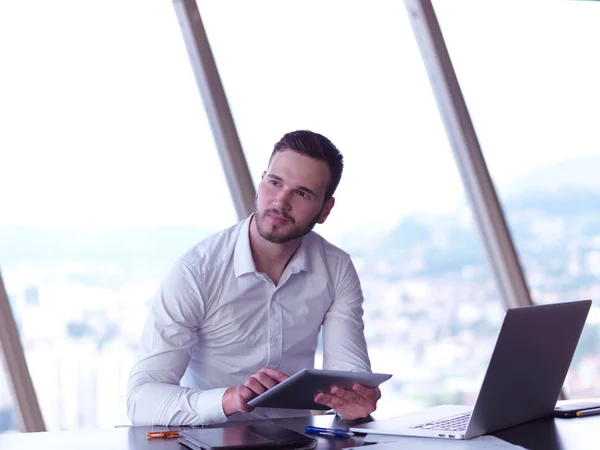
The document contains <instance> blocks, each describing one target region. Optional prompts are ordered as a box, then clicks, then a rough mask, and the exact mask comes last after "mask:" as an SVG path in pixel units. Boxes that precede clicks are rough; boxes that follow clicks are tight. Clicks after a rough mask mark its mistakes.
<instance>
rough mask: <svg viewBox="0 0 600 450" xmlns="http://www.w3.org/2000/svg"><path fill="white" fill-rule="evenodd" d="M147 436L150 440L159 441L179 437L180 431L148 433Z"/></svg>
mask: <svg viewBox="0 0 600 450" xmlns="http://www.w3.org/2000/svg"><path fill="white" fill-rule="evenodd" d="M146 436H148V439H158V438H163V439H166V438H172V437H177V436H179V431H177V430H170V431H148V432H147V433H146Z"/></svg>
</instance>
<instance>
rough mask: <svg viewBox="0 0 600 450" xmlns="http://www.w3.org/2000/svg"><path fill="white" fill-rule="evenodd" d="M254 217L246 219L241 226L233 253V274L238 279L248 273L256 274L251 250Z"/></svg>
mask: <svg viewBox="0 0 600 450" xmlns="http://www.w3.org/2000/svg"><path fill="white" fill-rule="evenodd" d="M251 220H252V216H250V217H248V218H246V219H245V220H244V221H243V222H242V224H241V226H240V234H238V237H237V241H236V242H235V249H234V251H233V272H234V275H235V276H236V277H240V276H242V275H244V274H246V273H254V272H256V266H255V265H254V259H252V251H251V250H250V234H249V233H250V221H251Z"/></svg>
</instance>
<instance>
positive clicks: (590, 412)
mask: <svg viewBox="0 0 600 450" xmlns="http://www.w3.org/2000/svg"><path fill="white" fill-rule="evenodd" d="M598 414H600V402H577V403H571V404H569V405H561V406H557V407H556V408H554V417H564V418H568V419H571V418H574V417H586V416H595V415H598Z"/></svg>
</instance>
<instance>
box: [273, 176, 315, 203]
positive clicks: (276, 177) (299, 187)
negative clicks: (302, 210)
mask: <svg viewBox="0 0 600 450" xmlns="http://www.w3.org/2000/svg"><path fill="white" fill-rule="evenodd" d="M267 177H269V178H273V179H274V180H277V181H281V182H283V178H281V177H279V176H277V175H273V174H272V173H270V174H268V175H267ZM298 190H300V191H305V192H308V193H309V194H310V195H314V196H315V197H316V198H319V196H318V195H317V193H316V192H315V191H313V190H312V189H309V188H307V187H306V186H298Z"/></svg>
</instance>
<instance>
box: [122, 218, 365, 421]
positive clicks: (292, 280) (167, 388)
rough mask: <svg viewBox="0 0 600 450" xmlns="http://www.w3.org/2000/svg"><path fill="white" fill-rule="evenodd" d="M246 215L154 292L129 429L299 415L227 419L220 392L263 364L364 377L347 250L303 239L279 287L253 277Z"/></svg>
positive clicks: (133, 377)
mask: <svg viewBox="0 0 600 450" xmlns="http://www.w3.org/2000/svg"><path fill="white" fill-rule="evenodd" d="M250 220H251V217H250V218H247V219H245V220H244V221H242V222H240V223H239V224H237V225H235V226H233V227H231V228H229V229H227V230H224V231H222V232H220V233H218V234H215V235H213V236H210V237H209V238H207V239H205V240H204V241H202V242H201V243H200V244H198V245H196V246H195V247H194V248H192V249H191V250H190V251H188V252H187V253H186V254H185V255H184V256H183V257H182V258H180V260H179V261H178V262H177V263H176V264H175V266H174V267H173V268H172V269H171V271H170V273H169V274H168V275H167V277H166V279H165V280H164V281H163V283H162V284H161V286H160V288H159V290H158V292H157V293H156V295H155V297H154V299H153V304H152V309H151V311H150V314H149V317H148V320H147V321H146V325H145V328H144V332H143V335H142V339H141V342H140V344H139V347H138V352H137V361H136V364H135V365H134V367H133V369H132V371H131V374H130V377H129V382H128V385H127V413H128V416H129V418H130V420H131V421H132V423H133V424H134V425H208V424H212V423H220V422H225V421H226V420H228V419H229V420H238V419H240V420H241V419H255V418H276V417H286V416H292V415H294V416H298V415H303V414H307V413H308V412H307V411H301V410H285V409H272V408H256V409H255V410H254V411H253V412H251V413H248V414H242V413H237V414H233V415H232V416H230V417H229V418H228V417H226V416H225V414H224V412H223V407H222V397H223V394H224V392H225V390H226V389H227V388H228V387H231V386H235V385H238V384H241V383H244V382H245V381H246V379H247V378H248V377H249V376H250V375H251V374H253V373H254V372H256V371H258V370H260V369H261V368H262V367H264V366H268V367H272V368H274V369H277V370H280V371H281V372H284V373H286V374H288V375H292V374H294V373H296V372H298V371H299V370H301V369H304V368H310V367H314V357H315V351H316V347H317V340H318V335H319V331H320V329H321V326H322V327H323V368H325V369H336V370H366V371H370V362H369V357H368V355H367V346H366V343H365V337H364V324H363V319H362V317H363V309H362V303H363V295H362V290H361V287H360V282H359V280H358V275H357V273H356V270H355V268H354V265H353V264H352V261H351V260H350V257H349V255H348V254H347V253H345V252H343V251H342V250H340V249H338V248H337V247H335V246H333V245H332V244H330V243H329V242H327V241H326V240H325V239H323V238H322V237H321V236H319V235H318V234H316V233H314V232H311V233H309V234H307V235H306V236H305V237H304V239H303V240H302V243H301V245H300V247H299V248H298V250H297V251H296V253H295V255H294V256H293V257H292V259H291V260H290V262H289V263H288V265H287V267H286V268H285V270H284V272H283V274H282V276H281V279H280V281H279V284H278V285H277V286H276V285H274V284H273V282H272V281H271V279H270V278H268V277H267V276H266V275H265V274H263V273H259V272H257V271H256V267H255V265H254V261H253V259H252V253H251V251H250V239H249V224H250Z"/></svg>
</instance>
